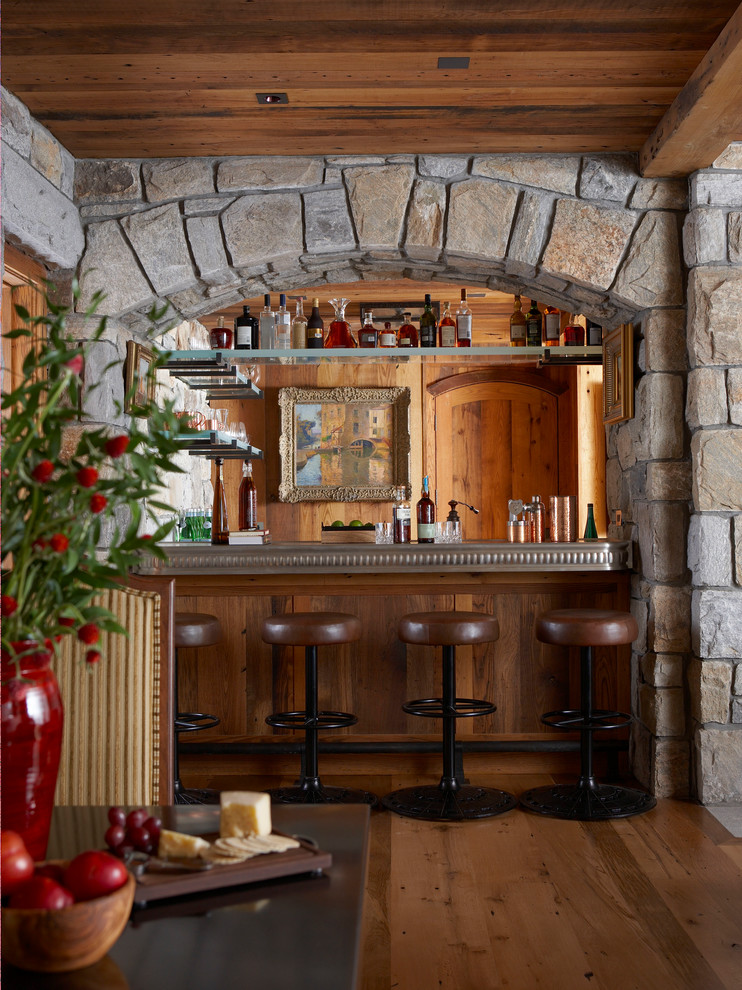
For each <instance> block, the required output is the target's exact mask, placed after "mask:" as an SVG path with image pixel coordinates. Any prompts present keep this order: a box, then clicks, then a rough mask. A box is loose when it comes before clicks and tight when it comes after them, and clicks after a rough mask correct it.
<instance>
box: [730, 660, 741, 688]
mask: <svg viewBox="0 0 742 990" xmlns="http://www.w3.org/2000/svg"><path fill="white" fill-rule="evenodd" d="M732 693H733V694H739V695H742V663H738V664H735V667H734V680H733V682H732Z"/></svg>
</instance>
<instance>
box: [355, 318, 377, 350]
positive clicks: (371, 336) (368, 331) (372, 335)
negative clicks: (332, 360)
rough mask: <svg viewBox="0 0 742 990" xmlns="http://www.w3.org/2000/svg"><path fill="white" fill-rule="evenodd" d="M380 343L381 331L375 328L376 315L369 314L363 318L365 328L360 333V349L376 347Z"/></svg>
mask: <svg viewBox="0 0 742 990" xmlns="http://www.w3.org/2000/svg"><path fill="white" fill-rule="evenodd" d="M378 342H379V331H378V330H377V329H376V327H375V326H374V314H373V313H371V312H367V313H366V314H365V315H364V318H363V326H362V327H361V329H360V330H359V331H358V346H359V347H376V346H377V345H378Z"/></svg>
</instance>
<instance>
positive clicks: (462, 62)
mask: <svg viewBox="0 0 742 990" xmlns="http://www.w3.org/2000/svg"><path fill="white" fill-rule="evenodd" d="M438 68H439V69H468V68H469V57H468V56H466V55H464V56H461V57H450V58H445V57H441V58H439V59H438Z"/></svg>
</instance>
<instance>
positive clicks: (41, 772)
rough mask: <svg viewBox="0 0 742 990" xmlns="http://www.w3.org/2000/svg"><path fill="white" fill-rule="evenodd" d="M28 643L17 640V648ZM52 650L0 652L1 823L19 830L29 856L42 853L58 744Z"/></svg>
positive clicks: (46, 838) (60, 716) (59, 726)
mask: <svg viewBox="0 0 742 990" xmlns="http://www.w3.org/2000/svg"><path fill="white" fill-rule="evenodd" d="M23 646H25V647H26V648H28V644H17V645H16V649H20V648H21V647H23ZM50 661H51V653H49V652H47V651H44V650H40V651H39V652H38V653H32V654H29V655H27V656H25V657H22V658H21V660H20V661H19V669H17V668H16V664H15V663H11V662H10V660H8V658H7V654H6V652H5V651H4V650H3V654H2V661H1V665H2V691H1V697H2V719H1V721H2V755H1V757H0V761H1V762H0V767H1V771H0V772H1V774H2V776H1V777H0V784H1V787H0V790H1V804H0V815H1V816H2V827H3V828H4V829H8V828H9V829H12V830H13V831H14V832H18V833H19V834H20V835H21V836H23V840H24V842H25V843H26V847H27V849H28V851H29V853H30V854H31V856H32V857H33V858H34V860H40V859H43V858H44V857H45V856H46V846H47V843H48V841H49V827H50V825H51V817H52V809H53V808H54V791H55V788H56V786H57V773H58V771H59V756H60V752H61V749H62V721H63V709H62V699H61V697H60V694H59V685H58V684H57V678H56V677H55V676H54V672H53V671H52V669H51V667H50V666H49V664H50Z"/></svg>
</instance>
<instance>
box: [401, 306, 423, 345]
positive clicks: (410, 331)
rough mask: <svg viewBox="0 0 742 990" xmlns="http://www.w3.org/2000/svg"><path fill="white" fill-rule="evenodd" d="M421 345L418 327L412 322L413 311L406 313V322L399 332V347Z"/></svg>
mask: <svg viewBox="0 0 742 990" xmlns="http://www.w3.org/2000/svg"><path fill="white" fill-rule="evenodd" d="M419 345H420V338H419V336H418V333H417V327H416V326H415V324H414V323H413V322H412V313H405V314H404V323H403V324H402V326H401V327H400V328H399V333H398V334H397V347H418V346H419Z"/></svg>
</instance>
